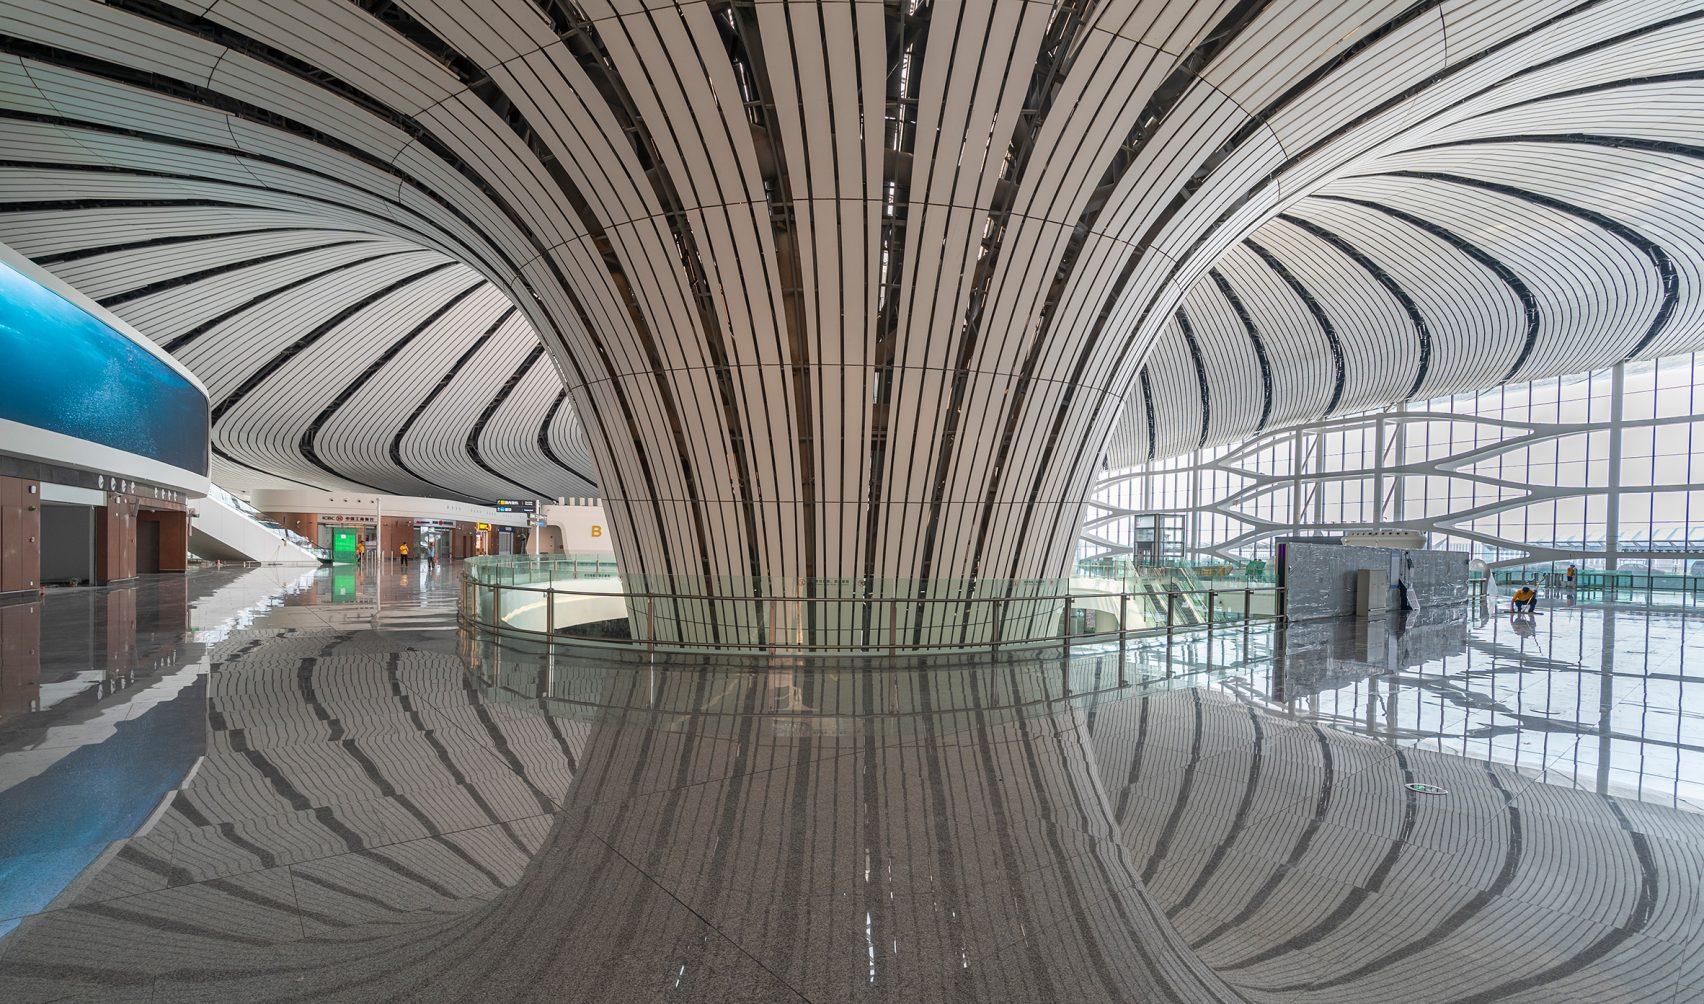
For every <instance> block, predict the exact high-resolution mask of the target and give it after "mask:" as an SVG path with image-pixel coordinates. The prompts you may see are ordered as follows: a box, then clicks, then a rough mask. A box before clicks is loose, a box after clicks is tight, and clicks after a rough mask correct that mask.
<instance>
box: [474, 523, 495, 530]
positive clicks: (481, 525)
mask: <svg viewBox="0 0 1704 1004" xmlns="http://www.w3.org/2000/svg"><path fill="white" fill-rule="evenodd" d="M473 528H474V529H475V530H489V529H491V524H490V523H475V524H473Z"/></svg>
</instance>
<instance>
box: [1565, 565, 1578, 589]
mask: <svg viewBox="0 0 1704 1004" xmlns="http://www.w3.org/2000/svg"><path fill="white" fill-rule="evenodd" d="M1567 575H1568V588H1569V589H1573V588H1574V587H1575V585H1577V584H1578V581H1579V577H1580V570H1579V569H1578V568H1575V567H1574V564H1573V562H1569V563H1568V572H1567Z"/></svg>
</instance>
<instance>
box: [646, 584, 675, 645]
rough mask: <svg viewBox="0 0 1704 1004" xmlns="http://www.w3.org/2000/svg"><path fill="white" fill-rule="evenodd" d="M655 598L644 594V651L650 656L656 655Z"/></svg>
mask: <svg viewBox="0 0 1704 1004" xmlns="http://www.w3.org/2000/svg"><path fill="white" fill-rule="evenodd" d="M677 609H678V608H677ZM656 610H657V598H656V597H655V596H653V595H651V594H650V593H646V594H645V652H646V653H647V654H648V655H649V656H650V657H651V658H652V659H655V658H656V657H657V616H656Z"/></svg>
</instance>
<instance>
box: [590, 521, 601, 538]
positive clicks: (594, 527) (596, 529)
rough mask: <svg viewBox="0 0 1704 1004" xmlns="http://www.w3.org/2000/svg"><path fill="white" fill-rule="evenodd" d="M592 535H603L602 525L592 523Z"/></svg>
mask: <svg viewBox="0 0 1704 1004" xmlns="http://www.w3.org/2000/svg"><path fill="white" fill-rule="evenodd" d="M592 536H594V537H602V536H603V527H601V526H599V525H597V524H596V523H593V524H592Z"/></svg>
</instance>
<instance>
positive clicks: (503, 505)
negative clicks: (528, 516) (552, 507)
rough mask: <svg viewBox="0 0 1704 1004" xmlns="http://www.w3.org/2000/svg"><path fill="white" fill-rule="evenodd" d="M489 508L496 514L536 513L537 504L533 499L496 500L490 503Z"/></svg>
mask: <svg viewBox="0 0 1704 1004" xmlns="http://www.w3.org/2000/svg"><path fill="white" fill-rule="evenodd" d="M491 508H493V509H495V510H497V511H498V512H537V511H538V502H536V501H534V500H533V499H527V500H525V501H521V500H520V499H498V500H497V501H495V502H493V503H491Z"/></svg>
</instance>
